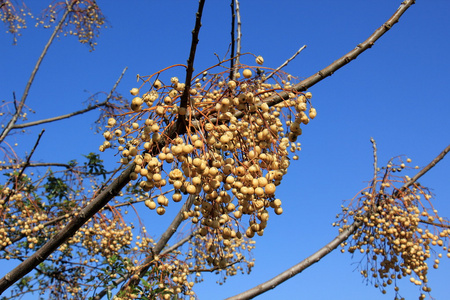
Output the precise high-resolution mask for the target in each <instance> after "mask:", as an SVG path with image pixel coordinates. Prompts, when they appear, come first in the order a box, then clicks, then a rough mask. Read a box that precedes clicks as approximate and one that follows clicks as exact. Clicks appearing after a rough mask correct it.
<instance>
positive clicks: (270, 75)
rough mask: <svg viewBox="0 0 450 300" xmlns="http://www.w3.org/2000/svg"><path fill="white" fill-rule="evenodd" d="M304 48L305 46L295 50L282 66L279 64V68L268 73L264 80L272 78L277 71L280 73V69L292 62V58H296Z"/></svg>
mask: <svg viewBox="0 0 450 300" xmlns="http://www.w3.org/2000/svg"><path fill="white" fill-rule="evenodd" d="M305 48H306V45H303V46H302V47H301V48H300V49H298V50H297V52H295V53H294V55H292V56H291V57H290V58H288V59H287V60H286V61H285V62H284V63H283V64H281V66H279V67H278V68H276V69H275V70H273V71H272V73H270V74H269V75H268V76H267V77H266V80H267V79H269V78H270V77H272V76H273V75H274V74H275V73H277V72H278V71H280V70H281V69H282V68H284V67H286V66H287V64H288V63H289V62H290V61H291V60H293V59H294V58H296V57H297V55H299V54H300V52H302V51H303V49H305Z"/></svg>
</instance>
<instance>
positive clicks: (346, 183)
mask: <svg viewBox="0 0 450 300" xmlns="http://www.w3.org/2000/svg"><path fill="white" fill-rule="evenodd" d="M400 2H401V1H392V0H379V1H370V0H369V1H356V0H353V1H350V0H346V1H329V0H328V1H326V0H321V1H291V0H286V1H276V2H274V1H242V3H241V15H242V31H243V37H242V38H243V41H242V47H243V52H252V53H254V54H256V55H262V56H263V57H264V60H265V66H268V67H273V68H276V67H278V66H279V65H280V64H281V63H283V62H284V61H285V60H286V59H287V58H289V57H290V56H292V54H293V53H294V52H295V51H296V50H297V49H298V48H300V47H301V46H302V45H305V44H306V45H307V48H306V49H305V50H304V51H303V52H302V53H301V54H300V55H299V56H298V57H297V58H296V59H295V60H294V61H292V62H291V63H290V64H289V65H288V66H287V67H286V68H285V69H284V70H285V71H286V72H289V73H291V74H293V75H295V76H299V77H300V78H303V77H308V76H310V75H312V74H313V73H315V72H317V71H319V70H320V69H322V68H323V67H325V66H327V65H328V64H330V63H331V62H333V61H334V60H336V59H338V58H339V57H341V56H342V55H343V54H345V53H347V52H348V51H350V50H352V49H353V48H354V47H355V46H356V45H357V44H358V43H360V42H362V41H364V40H365V39H366V38H367V37H368V36H369V35H370V34H371V33H373V31H374V30H375V29H376V28H378V27H379V26H381V24H383V23H384V22H385V21H386V20H387V19H388V18H389V17H390V16H391V15H392V14H393V13H394V11H395V10H396V9H397V7H398V6H399V5H400ZM41 3H44V1H39V3H33V4H32V5H29V6H30V8H32V9H38V8H39V5H40V4H41ZM124 3H126V5H124ZM98 4H99V6H100V7H101V8H102V9H103V12H104V14H105V15H106V16H107V18H108V20H109V22H110V24H111V26H112V27H111V28H107V29H105V30H103V32H102V33H101V36H100V38H98V43H99V45H98V46H97V49H96V51H94V52H89V51H88V48H87V47H85V46H83V45H80V44H79V43H78V42H77V40H76V39H75V38H74V37H66V38H60V39H59V40H57V41H56V43H55V44H54V45H52V47H51V48H50V51H49V53H48V55H47V57H46V58H45V60H44V63H43V65H42V67H41V70H40V71H39V73H38V75H37V77H36V80H35V83H34V85H33V87H32V89H31V92H30V95H29V98H28V101H27V105H28V106H29V107H31V108H32V109H34V110H36V111H37V113H36V114H35V115H31V114H30V115H29V120H38V119H42V118H47V117H51V116H56V115H60V114H65V113H69V112H71V111H74V110H78V109H81V108H83V103H82V102H83V101H85V100H86V99H87V98H88V97H89V96H90V94H91V93H95V92H98V91H106V92H108V91H109V90H110V88H111V87H112V86H113V84H114V83H115V81H116V80H117V78H118V76H119V75H120V73H121V72H122V70H123V68H124V67H126V66H127V67H128V71H127V73H126V75H125V77H124V79H123V80H122V82H121V83H120V85H119V88H118V91H119V92H121V93H122V94H124V95H125V96H128V95H129V94H128V91H129V90H130V89H131V88H133V87H136V74H140V75H150V74H152V73H154V72H156V71H158V70H160V69H162V68H164V67H167V66H169V65H172V64H176V63H185V62H186V59H187V56H188V51H189V47H190V39H191V30H192V29H193V25H194V13H195V11H196V9H197V1H181V0H174V1H136V0H134V1H126V2H123V1H120V2H119V1H98ZM43 5H44V4H43ZM449 13H450V2H449V1H446V0H433V1H423V0H422V1H417V3H416V4H415V5H413V6H412V7H411V8H410V9H409V10H408V11H407V12H406V14H405V15H404V16H403V17H402V18H401V19H400V22H399V23H398V24H396V25H395V26H394V27H393V28H392V29H391V30H390V31H389V32H388V33H387V34H386V35H385V36H383V37H382V38H381V39H380V40H379V41H378V42H376V44H375V45H374V47H373V48H372V49H369V50H368V51H366V52H365V53H363V54H362V55H361V56H360V57H358V59H357V60H356V61H353V62H351V63H350V64H349V65H347V66H345V67H344V68H343V69H341V70H339V71H337V72H336V73H335V74H334V75H333V76H331V77H329V78H327V79H325V80H324V81H322V82H320V83H319V84H317V85H316V86H314V87H312V88H311V89H310V91H311V92H312V93H313V99H312V100H313V104H314V106H315V108H316V109H317V112H318V115H317V118H316V119H314V120H313V121H312V122H311V123H310V124H308V125H307V126H306V127H305V128H304V129H303V135H302V136H301V137H300V138H299V142H301V143H302V151H301V152H300V153H299V156H300V159H299V160H298V161H297V162H295V163H293V164H292V165H291V168H290V171H289V174H288V175H287V176H286V177H285V181H284V182H283V184H282V185H281V186H280V187H279V188H278V189H277V192H278V194H277V197H279V198H280V199H282V201H283V209H284V213H283V215H281V216H275V215H273V216H271V219H270V221H269V226H268V227H267V229H266V230H265V234H264V236H263V237H257V238H256V242H257V244H256V245H257V248H256V250H255V251H254V257H255V259H256V266H255V268H254V269H253V271H252V273H251V274H250V275H248V276H236V277H235V278H229V279H228V281H227V283H226V284H225V285H223V286H219V285H216V284H215V279H214V277H213V276H206V280H205V282H204V283H203V284H199V285H198V286H197V287H196V292H197V295H198V296H199V298H200V299H222V298H225V297H227V296H232V295H234V294H235V293H237V292H241V291H244V290H245V289H246V288H249V287H252V286H254V285H256V284H258V283H261V282H262V281H265V280H267V279H269V278H271V277H273V276H274V275H276V274H278V273H280V272H281V271H283V270H285V269H286V268H288V267H290V266H292V265H293V264H295V263H297V262H299V261H301V260H302V259H303V258H305V257H306V256H308V255H310V254H311V253H313V252H314V251H316V250H317V249H319V248H320V247H322V246H323V245H324V244H326V243H327V242H329V241H330V240H331V239H332V238H333V237H334V236H335V235H336V234H337V230H336V228H333V227H331V223H332V222H333V221H334V220H335V219H334V217H335V215H336V214H337V213H339V211H340V205H341V204H342V201H343V200H345V199H349V198H352V197H353V196H354V195H355V194H356V193H357V192H358V191H359V190H360V189H361V188H363V187H365V186H366V182H367V181H368V180H370V179H371V176H372V159H373V157H372V148H371V144H370V142H369V139H370V137H373V138H375V140H376V141H377V144H378V155H379V163H380V164H383V163H385V162H387V161H388V160H389V158H391V157H392V156H397V155H402V154H405V155H407V156H408V157H410V158H411V159H412V161H413V163H412V164H413V165H419V166H424V165H426V164H427V163H428V162H429V161H430V160H431V159H432V158H434V157H435V156H436V155H437V154H438V153H439V152H440V151H442V150H443V149H444V148H445V147H446V146H447V145H448V143H449V137H450V133H449V132H450V118H449V117H448V116H449V113H450V104H449V101H450V97H449V94H448V91H447V89H448V88H447V87H448V82H449V81H450V74H449V72H448V70H449V69H450V57H449V55H448V53H449V48H450V41H449V32H450V18H449ZM29 24H30V26H29V27H30V28H29V29H27V30H24V31H23V32H22V37H20V38H19V41H18V45H16V46H11V40H12V39H11V37H10V36H8V35H2V38H1V40H0V49H1V53H2V54H3V55H2V56H3V59H1V60H0V70H1V72H0V98H1V100H3V99H4V100H8V101H10V100H11V97H12V91H15V92H16V94H17V95H20V94H21V93H22V91H23V89H24V86H25V84H26V81H27V79H28V77H29V73H30V72H31V70H32V68H33V66H34V63H35V61H36V59H37V57H38V56H39V54H40V52H41V50H42V48H43V46H44V45H45V43H46V40H47V39H48V37H49V35H50V31H48V30H43V29H35V28H34V27H33V26H32V25H31V24H32V22H30V23H29ZM202 24H203V26H202V29H201V32H200V36H199V39H200V42H199V45H198V51H197V57H196V62H195V68H196V70H197V71H200V70H203V69H204V68H206V67H208V66H210V65H211V64H214V63H216V62H217V58H216V57H215V55H214V53H217V55H219V57H223V56H224V55H225V54H226V52H227V49H228V45H229V42H230V41H229V36H230V27H229V25H230V8H229V1H217V0H212V1H207V2H206V4H205V11H204V16H203V21H202ZM244 63H248V64H253V59H252V58H251V59H248V60H247V61H246V60H245V59H244ZM180 71H181V70H178V72H180ZM174 75H179V76H180V78H184V76H183V77H181V73H179V74H174ZM96 118H97V114H96V113H89V114H86V115H83V116H80V117H76V118H73V119H71V120H66V121H63V122H60V123H58V125H56V126H55V125H53V124H48V125H43V126H39V127H36V128H30V129H29V130H27V135H16V136H14V137H12V138H11V139H10V141H17V142H18V143H19V146H18V151H19V152H20V151H22V153H23V152H24V151H27V150H29V149H30V147H31V145H32V144H34V142H35V140H36V137H37V134H38V133H39V132H40V129H41V128H45V129H46V133H45V134H44V136H43V138H42V140H41V144H40V146H39V148H38V149H37V151H36V153H35V155H34V159H36V160H38V161H54V162H67V161H68V160H70V159H73V158H77V159H79V160H81V159H82V156H81V154H86V153H89V152H92V151H96V150H97V149H98V146H99V145H100V144H101V143H102V137H101V136H100V135H94V134H93V132H92V130H91V125H92V123H93V121H94V120H95V119H96ZM102 158H103V159H104V160H105V161H107V162H108V163H109V162H111V164H113V163H114V160H115V158H114V156H113V151H110V152H109V153H108V152H107V153H105V154H103V155H102ZM449 167H450V162H449V159H448V158H447V159H446V160H444V161H442V162H441V163H440V164H439V165H438V166H437V167H435V168H434V169H433V170H432V171H431V172H430V173H429V174H427V175H426V177H424V178H423V179H422V180H420V182H421V183H422V184H423V185H426V186H429V187H430V188H432V189H433V192H434V194H435V195H436V198H435V202H434V205H435V207H436V208H437V209H438V210H439V211H440V213H441V214H442V215H443V216H450V204H449V201H448V200H449V198H450V176H449V171H448V170H449ZM169 208H170V209H172V210H173V211H178V206H176V205H172V206H169ZM148 215H149V216H151V218H152V220H149V224H152V225H154V224H156V223H162V224H164V222H170V220H169V219H165V220H163V218H161V217H159V218H158V219H156V218H157V216H156V214H154V215H153V214H152V215H150V214H148ZM162 229H163V227H162V226H161V228H160V230H162ZM157 234H158V233H156V234H155V235H157ZM359 259H360V257H358V256H355V258H354V259H351V257H350V255H349V254H340V253H338V252H336V253H332V254H330V255H328V256H327V257H326V258H324V259H323V261H321V262H319V263H318V264H316V265H313V266H312V267H311V268H309V269H307V270H305V271H304V272H303V273H302V274H300V275H297V276H296V277H294V278H293V279H291V280H289V281H287V282H285V283H284V284H282V285H281V286H279V287H277V288H276V289H275V290H272V291H269V292H267V293H265V294H263V295H261V296H260V297H258V298H257V299H274V298H278V299H288V298H289V299H338V300H339V299H361V297H362V296H363V295H364V299H392V298H393V293H392V291H390V290H389V292H388V295H386V296H383V295H382V294H381V293H380V292H379V291H378V290H377V289H375V288H374V287H372V286H366V285H365V284H364V283H362V278H361V276H360V275H359V272H358V271H354V269H355V268H356V265H352V263H356V262H358V261H359ZM2 272H4V271H2ZM0 275H3V273H0ZM449 276H450V263H449V261H448V260H445V259H443V260H442V263H441V266H440V269H439V270H431V271H430V275H429V278H430V279H429V281H430V286H431V287H432V288H433V292H432V295H433V296H434V297H435V298H436V299H445V298H446V297H448V278H449ZM401 291H402V295H403V296H404V297H405V298H406V299H412V298H416V297H417V296H418V295H419V294H418V293H419V290H418V288H416V287H415V286H413V285H412V284H410V283H409V282H405V283H403V284H402V285H401Z"/></svg>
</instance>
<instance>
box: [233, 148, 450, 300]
mask: <svg viewBox="0 0 450 300" xmlns="http://www.w3.org/2000/svg"><path fill="white" fill-rule="evenodd" d="M374 145H375V144H374ZM375 151H376V147H375V146H374V154H375ZM449 151H450V145H449V146H447V147H446V148H445V149H444V150H443V151H442V152H441V153H440V154H439V155H438V156H437V157H436V158H434V159H433V160H432V161H431V162H430V163H429V164H428V165H427V166H426V167H424V168H423V169H422V170H420V171H419V172H418V173H417V174H416V175H415V176H414V177H413V178H412V179H411V180H409V181H408V182H407V183H405V184H404V185H403V186H402V187H401V188H400V191H404V190H405V189H407V188H408V187H409V186H410V185H411V184H413V183H414V182H415V181H416V180H417V179H419V178H420V177H421V176H423V175H424V174H426V173H427V172H428V171H429V170H431V168H433V167H434V166H435V165H436V164H437V163H438V162H439V161H441V160H442V159H443V158H444V157H445V155H446V154H447V153H448V152H449ZM369 214H370V211H367V212H366V215H365V216H368V215H369ZM363 219H364V218H358V220H356V221H354V222H353V224H351V225H349V226H348V227H347V228H343V229H342V230H343V231H342V232H341V233H340V234H339V235H338V236H337V237H335V238H334V239H333V240H332V241H331V242H330V243H328V244H327V245H325V246H324V247H322V248H321V249H320V250H318V251H317V252H315V253H314V254H313V255H311V256H309V257H308V258H306V259H304V260H303V261H301V262H300V263H298V264H297V265H295V266H293V267H291V268H289V269H287V270H286V271H284V272H283V273H281V274H279V275H277V276H275V277H273V278H272V279H270V280H268V281H266V282H264V283H262V284H259V285H257V286H255V287H254V288H251V289H249V290H247V291H245V292H243V293H241V294H238V295H236V296H233V297H230V298H227V300H237V299H239V300H242V299H251V298H253V297H256V296H258V295H260V294H262V293H264V292H266V291H268V290H270V289H273V288H275V287H276V286H277V285H279V284H281V283H283V282H284V281H286V280H288V279H289V278H292V277H293V276H295V275H297V274H299V273H300V272H302V271H303V270H304V269H306V268H308V267H310V266H311V265H312V264H314V263H316V262H318V261H319V260H320V259H322V258H323V257H324V256H326V255H327V254H329V253H330V252H331V251H333V250H334V249H336V248H337V247H338V246H339V245H340V244H341V243H342V242H344V241H345V240H347V239H348V238H349V237H350V235H352V234H353V233H354V232H355V231H356V230H357V229H358V227H359V226H361V224H362V220H363ZM420 222H421V223H426V224H430V225H434V226H439V227H443V228H449V227H450V226H449V225H445V224H436V223H433V222H429V221H426V220H420Z"/></svg>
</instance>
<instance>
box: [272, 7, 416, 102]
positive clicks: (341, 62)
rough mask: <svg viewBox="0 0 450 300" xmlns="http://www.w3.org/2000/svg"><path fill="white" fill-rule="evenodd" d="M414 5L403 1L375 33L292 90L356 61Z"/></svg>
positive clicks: (285, 95)
mask: <svg viewBox="0 0 450 300" xmlns="http://www.w3.org/2000/svg"><path fill="white" fill-rule="evenodd" d="M414 3H415V0H405V1H403V2H402V4H401V5H400V7H399V8H398V9H397V11H396V12H395V13H394V14H393V15H392V16H391V17H390V18H389V20H387V21H386V22H385V23H384V24H383V25H382V26H381V27H379V28H378V29H377V30H375V32H374V33H373V34H372V35H371V36H369V38H367V39H366V40H365V41H364V42H362V43H361V44H359V45H357V46H356V48H355V49H353V50H352V51H350V52H348V53H347V54H345V55H344V56H342V57H341V58H339V59H338V60H336V61H334V62H333V63H332V64H330V65H329V66H327V67H326V68H324V69H322V70H320V71H319V72H317V73H316V74H314V75H311V76H309V77H308V78H306V79H304V80H302V81H300V82H299V83H298V84H296V85H295V86H294V87H293V88H292V90H293V91H295V92H303V91H306V90H307V89H308V88H310V87H312V86H313V85H315V84H316V83H318V82H320V81H322V80H323V79H325V78H327V77H328V76H331V75H332V74H333V73H334V72H336V71H337V70H339V69H340V68H342V67H343V66H345V65H346V64H348V63H349V62H351V61H352V60H354V59H356V58H357V57H358V56H359V55H360V54H361V53H363V52H364V51H366V50H367V49H369V48H371V47H372V46H373V45H374V44H375V42H376V41H377V40H378V39H379V38H380V37H382V36H383V35H384V34H385V33H386V32H387V31H388V30H389V29H391V28H392V26H394V24H395V23H397V22H398V20H399V19H400V17H401V16H402V15H403V14H404V13H405V11H406V10H407V9H408V8H409V7H411V5H413V4H414ZM288 98H289V93H288V92H282V93H279V94H278V95H275V96H272V97H270V98H268V99H267V101H266V102H267V104H268V105H269V106H272V105H275V104H277V103H280V102H281V101H283V100H286V99H288Z"/></svg>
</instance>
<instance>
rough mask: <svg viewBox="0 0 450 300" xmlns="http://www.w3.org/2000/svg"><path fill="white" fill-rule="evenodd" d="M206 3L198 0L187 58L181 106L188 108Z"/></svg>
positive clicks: (203, 0)
mask: <svg viewBox="0 0 450 300" xmlns="http://www.w3.org/2000/svg"><path fill="white" fill-rule="evenodd" d="M204 5H205V0H200V1H199V2H198V11H197V13H196V14H195V26H194V30H193V31H192V41H191V51H190V52H189V58H188V60H187V69H186V79H185V81H184V84H185V88H184V91H183V95H182V96H181V99H180V107H184V108H186V107H187V105H188V103H189V91H190V89H191V80H192V73H193V72H194V59H195V51H196V50H197V44H198V34H199V32H200V27H201V26H202V23H201V20H202V13H203V6H204ZM178 119H179V120H181V119H182V120H184V116H183V118H178Z"/></svg>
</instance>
